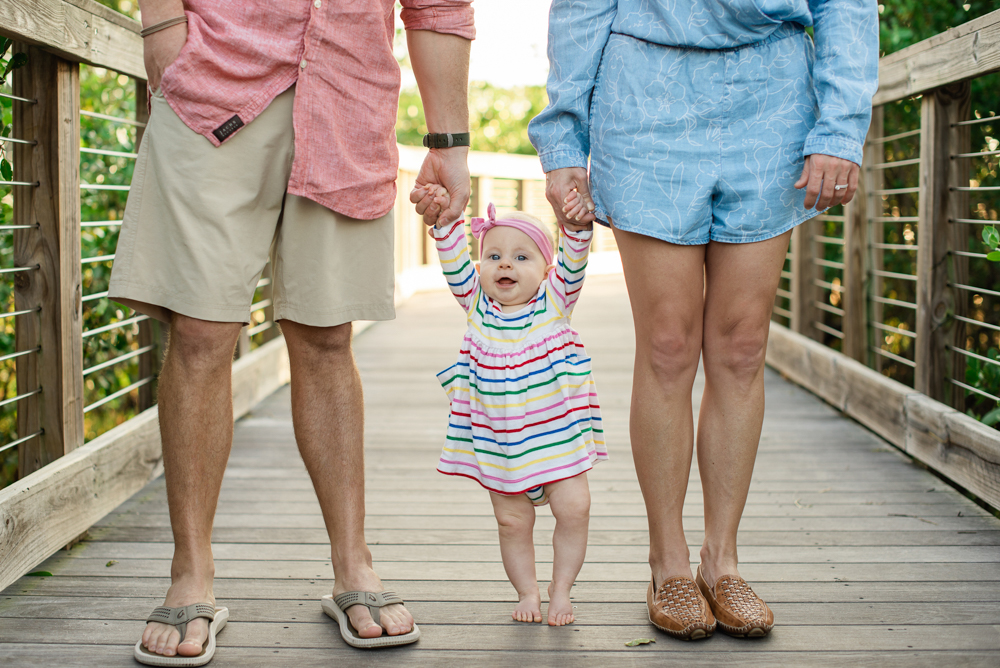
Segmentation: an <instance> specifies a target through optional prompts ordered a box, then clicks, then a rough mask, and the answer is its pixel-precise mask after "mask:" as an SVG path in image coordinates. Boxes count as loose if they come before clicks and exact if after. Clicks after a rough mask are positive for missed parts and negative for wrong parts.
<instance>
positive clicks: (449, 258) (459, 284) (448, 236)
mask: <svg viewBox="0 0 1000 668" xmlns="http://www.w3.org/2000/svg"><path fill="white" fill-rule="evenodd" d="M428 231H429V233H430V235H431V236H432V237H434V240H435V242H436V245H437V252H438V258H439V259H440V260H441V272H442V273H443V274H444V277H445V280H447V281H448V288H449V289H450V290H451V294H453V295H455V299H457V300H458V303H459V304H461V305H462V308H464V309H465V310H466V312H468V311H469V309H471V308H472V307H473V305H474V304H475V303H476V298H477V296H478V294H479V274H478V273H477V272H476V268H475V266H474V265H473V264H472V258H471V257H470V256H469V244H468V242H466V240H465V220H462V219H460V220H458V221H456V222H454V223H452V224H451V226H449V227H441V228H438V227H431V228H430V229H429V230H428Z"/></svg>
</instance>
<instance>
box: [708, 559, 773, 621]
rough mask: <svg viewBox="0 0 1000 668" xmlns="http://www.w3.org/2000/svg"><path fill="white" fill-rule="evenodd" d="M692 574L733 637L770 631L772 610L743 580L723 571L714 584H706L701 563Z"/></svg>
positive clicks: (716, 615) (713, 610)
mask: <svg viewBox="0 0 1000 668" xmlns="http://www.w3.org/2000/svg"><path fill="white" fill-rule="evenodd" d="M695 578H696V579H697V582H698V587H699V588H700V589H701V592H702V593H703V594H704V595H705V598H706V599H708V604H709V606H710V607H711V608H712V612H713V613H715V617H716V619H717V620H718V624H719V628H720V629H721V630H722V631H723V632H724V633H728V634H729V635H731V636H736V637H737V638H760V637H763V636H766V635H767V634H768V633H770V631H771V628H772V627H773V626H774V613H772V612H771V608H769V607H767V603H764V601H762V600H761V599H760V597H759V596H757V594H755V593H753V589H751V588H750V585H748V584H747V581H746V580H744V579H743V578H741V577H740V576H738V575H723V576H722V577H721V578H719V579H718V580H717V581H716V582H715V587H712V588H709V586H708V583H707V582H705V578H704V577H702V575H701V566H698V574H697V575H696V576H695Z"/></svg>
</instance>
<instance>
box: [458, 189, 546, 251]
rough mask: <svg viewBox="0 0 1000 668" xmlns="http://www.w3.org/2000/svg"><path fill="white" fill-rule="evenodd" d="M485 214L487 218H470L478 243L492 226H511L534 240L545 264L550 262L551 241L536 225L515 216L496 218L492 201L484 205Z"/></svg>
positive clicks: (495, 209) (473, 233) (495, 210)
mask: <svg viewBox="0 0 1000 668" xmlns="http://www.w3.org/2000/svg"><path fill="white" fill-rule="evenodd" d="M486 215H487V216H489V220H486V219H484V218H473V219H472V235H473V236H474V237H476V238H477V239H479V241H480V243H481V242H482V240H483V237H484V236H486V233H487V232H489V231H490V230H491V229H493V228H494V227H513V228H514V229H515V230H520V231H522V232H524V233H525V234H527V235H528V236H529V237H530V238H531V240H532V241H534V242H535V245H536V246H538V250H540V251H541V252H542V257H544V258H545V264H552V242H551V241H549V238H548V237H547V236H546V235H545V233H544V232H542V231H541V230H540V229H538V227H537V226H536V225H533V224H531V223H529V222H527V221H525V220H517V219H516V218H501V219H500V220H497V208H496V207H495V206H493V202H490V204H489V206H487V207H486Z"/></svg>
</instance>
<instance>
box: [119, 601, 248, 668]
mask: <svg viewBox="0 0 1000 668" xmlns="http://www.w3.org/2000/svg"><path fill="white" fill-rule="evenodd" d="M199 617H203V618H205V619H207V620H208V622H209V624H208V641H207V642H206V643H205V646H204V647H202V650H201V654H199V655H198V656H179V655H177V654H175V655H174V656H164V655H162V654H156V653H154V652H150V651H149V650H148V649H146V647H145V646H144V645H143V644H142V639H141V638H140V639H139V642H137V643H136V644H135V651H133V652H132V656H134V657H135V660H136V661H138V662H139V663H144V664H146V665H147V666H185V667H186V666H204V665H205V664H206V663H208V662H209V661H211V660H212V657H214V656H215V636H216V635H218V633H219V631H221V630H222V629H224V628H226V622H227V621H229V608H216V607H215V606H214V605H212V604H211V603H192V604H191V605H188V606H184V607H182V608H168V607H166V606H163V605H161V606H159V607H157V608H154V609H153V612H152V613H150V615H149V617H147V618H146V621H147V622H160V623H161V624H170V625H171V626H176V627H177V630H178V631H180V634H181V641H183V640H184V634H185V633H186V632H187V625H188V622H190V621H191V620H193V619H197V618H199Z"/></svg>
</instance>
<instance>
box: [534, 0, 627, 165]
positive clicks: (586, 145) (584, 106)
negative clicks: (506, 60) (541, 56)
mask: <svg viewBox="0 0 1000 668" xmlns="http://www.w3.org/2000/svg"><path fill="white" fill-rule="evenodd" d="M617 11H618V0H553V2H552V8H551V9H550V10H549V44H548V56H549V78H548V82H547V83H546V90H547V91H548V95H549V104H548V106H546V107H545V109H543V110H542V113H540V114H538V115H537V116H535V118H534V119H532V121H531V123H529V124H528V137H529V138H530V139H531V143H532V144H533V145H534V147H535V150H536V151H538V157H539V158H540V159H541V161H542V170H543V171H545V172H551V171H552V170H553V169H561V168H563V167H584V168H586V166H587V156H589V155H590V97H591V93H592V92H593V90H594V83H595V80H596V79H597V68H598V66H599V65H600V64H601V56H602V55H603V53H604V46H605V45H606V44H607V43H608V38H610V36H611V23H612V21H614V18H615V14H616V13H617Z"/></svg>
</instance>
